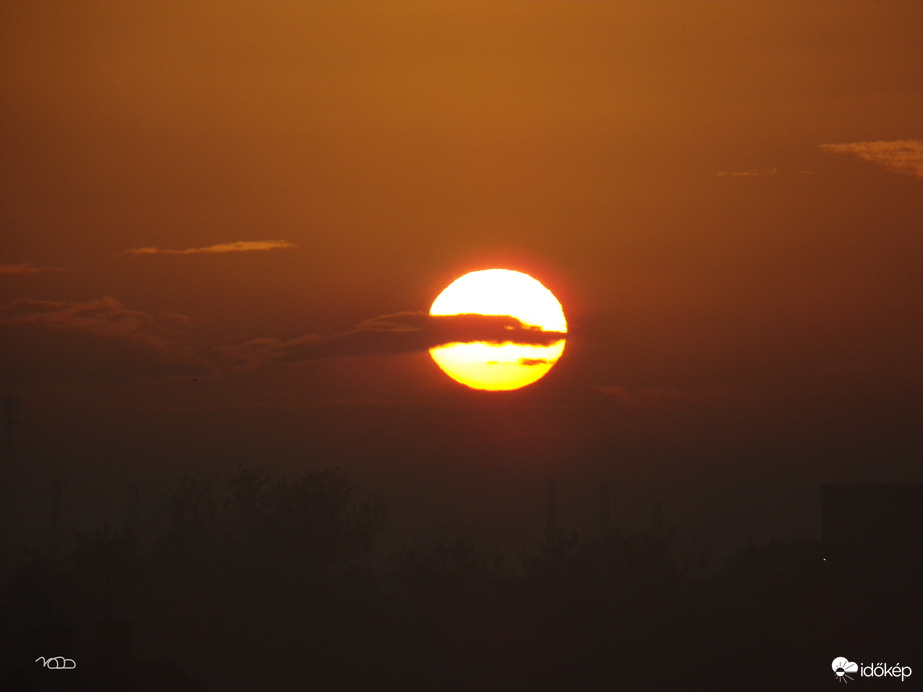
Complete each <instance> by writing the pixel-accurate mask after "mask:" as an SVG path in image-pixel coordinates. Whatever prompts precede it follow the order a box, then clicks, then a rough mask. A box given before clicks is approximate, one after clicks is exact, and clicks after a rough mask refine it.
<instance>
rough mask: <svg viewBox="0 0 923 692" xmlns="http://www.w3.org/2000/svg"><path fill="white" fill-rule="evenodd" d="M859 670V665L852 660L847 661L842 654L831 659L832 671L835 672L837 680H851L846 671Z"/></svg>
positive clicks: (854, 671) (853, 671)
mask: <svg viewBox="0 0 923 692" xmlns="http://www.w3.org/2000/svg"><path fill="white" fill-rule="evenodd" d="M858 671H859V666H857V665H856V664H855V663H853V662H852V661H847V660H846V659H845V658H843V657H842V656H840V657H838V658H835V659H833V672H834V673H836V681H837V682H847V681H849V680H852V678H851V677H850V676H849V675H847V673H856V672H858Z"/></svg>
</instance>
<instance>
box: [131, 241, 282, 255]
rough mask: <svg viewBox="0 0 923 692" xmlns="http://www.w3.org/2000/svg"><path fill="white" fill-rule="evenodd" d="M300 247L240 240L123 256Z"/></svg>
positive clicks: (144, 249) (146, 250)
mask: <svg viewBox="0 0 923 692" xmlns="http://www.w3.org/2000/svg"><path fill="white" fill-rule="evenodd" d="M297 247H298V246H297V245H295V244H294V243H290V242H288V241H287V240H238V241H236V242H233V243H218V244H217V245H208V246H206V247H191V248H186V249H185V250H170V249H167V248H158V247H139V248H132V249H131V250H126V251H125V252H123V253H122V254H123V255H220V254H225V253H228V252H265V251H267V250H291V249H294V248H297Z"/></svg>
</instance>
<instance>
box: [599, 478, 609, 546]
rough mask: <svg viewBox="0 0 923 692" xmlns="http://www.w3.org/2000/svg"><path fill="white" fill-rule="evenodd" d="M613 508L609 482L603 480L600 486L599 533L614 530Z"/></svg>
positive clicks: (602, 533) (603, 534)
mask: <svg viewBox="0 0 923 692" xmlns="http://www.w3.org/2000/svg"><path fill="white" fill-rule="evenodd" d="M611 512H612V508H611V505H610V502H609V482H608V481H603V482H602V483H601V484H600V487H599V533H600V535H602V536H605V535H606V534H608V533H609V531H611V530H612V513H611Z"/></svg>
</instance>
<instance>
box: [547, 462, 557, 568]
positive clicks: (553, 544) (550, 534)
mask: <svg viewBox="0 0 923 692" xmlns="http://www.w3.org/2000/svg"><path fill="white" fill-rule="evenodd" d="M559 544H560V539H559V533H558V498H557V488H556V487H555V483H554V481H551V480H550V481H548V495H547V499H546V503H545V552H546V553H548V554H553V553H555V552H557V549H558V547H559Z"/></svg>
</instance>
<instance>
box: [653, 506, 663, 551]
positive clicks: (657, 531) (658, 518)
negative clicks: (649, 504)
mask: <svg viewBox="0 0 923 692" xmlns="http://www.w3.org/2000/svg"><path fill="white" fill-rule="evenodd" d="M654 535H655V536H656V537H657V540H658V541H660V540H663V503H662V502H661V501H660V500H654Z"/></svg>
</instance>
